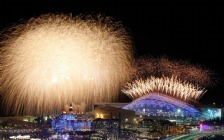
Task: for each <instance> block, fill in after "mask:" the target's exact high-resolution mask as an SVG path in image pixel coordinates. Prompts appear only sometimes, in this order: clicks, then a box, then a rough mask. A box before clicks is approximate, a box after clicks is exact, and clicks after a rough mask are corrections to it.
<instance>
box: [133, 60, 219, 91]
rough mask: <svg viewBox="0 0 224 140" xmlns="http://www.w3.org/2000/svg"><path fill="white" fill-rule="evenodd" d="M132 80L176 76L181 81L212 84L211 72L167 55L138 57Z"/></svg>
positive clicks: (202, 84)
mask: <svg viewBox="0 0 224 140" xmlns="http://www.w3.org/2000/svg"><path fill="white" fill-rule="evenodd" d="M132 71H133V77H132V79H131V80H132V81H133V80H137V79H139V78H143V79H145V78H148V77H149V76H156V77H163V76H165V77H169V78H171V77H177V78H178V79H180V80H181V81H187V82H189V83H192V84H195V85H200V86H203V87H209V86H212V85H214V81H215V80H214V79H213V77H214V76H213V75H214V74H213V73H212V72H211V71H210V70H209V69H206V68H204V67H202V66H200V65H192V64H190V63H189V62H186V61H177V60H171V59H169V58H167V57H161V58H153V57H151V58H149V57H148V58H139V59H137V60H136V62H135V67H134V69H133V70H132Z"/></svg>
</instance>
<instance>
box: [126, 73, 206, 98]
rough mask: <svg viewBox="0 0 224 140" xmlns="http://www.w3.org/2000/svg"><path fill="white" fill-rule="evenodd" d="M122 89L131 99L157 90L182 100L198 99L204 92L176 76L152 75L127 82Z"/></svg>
mask: <svg viewBox="0 0 224 140" xmlns="http://www.w3.org/2000/svg"><path fill="white" fill-rule="evenodd" d="M122 91H123V92H124V93H125V94H126V95H127V96H129V97H130V98H131V99H137V98H139V97H142V96H144V95H146V94H150V93H155V92H157V93H162V94H166V95H169V96H173V97H176V98H179V99H182V100H188V99H194V100H198V99H200V97H201V96H202V95H203V94H204V93H205V92H206V90H205V89H203V88H200V87H198V86H195V85H193V84H190V83H187V82H185V81H181V80H178V78H176V77H171V78H168V77H161V78H156V77H154V76H151V77H149V78H146V79H145V80H143V79H139V80H135V81H134V82H132V83H128V84H127V85H126V87H125V88H124V89H123V90H122Z"/></svg>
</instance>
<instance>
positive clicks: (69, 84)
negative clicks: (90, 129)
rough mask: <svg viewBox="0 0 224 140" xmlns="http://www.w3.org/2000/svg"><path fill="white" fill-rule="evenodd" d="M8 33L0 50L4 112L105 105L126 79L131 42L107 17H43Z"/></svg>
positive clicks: (57, 110)
mask: <svg viewBox="0 0 224 140" xmlns="http://www.w3.org/2000/svg"><path fill="white" fill-rule="evenodd" d="M10 30H11V32H10V33H7V34H4V35H2V36H3V40H2V41H1V51H0V52H1V61H0V62H1V65H0V67H1V75H0V76H1V88H2V89H1V94H2V96H3V104H4V106H5V109H8V110H7V111H10V110H13V112H14V113H23V114H34V113H38V114H39V113H48V114H49V113H56V112H60V111H61V110H62V109H63V107H64V105H65V104H69V103H72V102H73V103H75V104H77V103H79V102H80V101H82V102H84V103H85V104H87V105H88V104H90V103H91V102H94V101H111V100H114V99H116V98H117V96H118V90H119V88H120V85H121V84H122V83H123V82H124V81H125V80H126V79H127V78H128V76H129V73H128V70H129V69H130V66H131V63H132V47H131V46H132V42H131V40H130V37H129V35H128V34H127V32H126V31H125V29H124V28H123V27H122V25H121V24H120V23H117V22H113V20H112V19H111V18H108V17H102V16H96V17H91V16H76V17H71V16H66V15H50V14H48V15H42V16H40V17H38V18H32V19H30V20H29V21H27V22H26V23H24V24H20V25H18V26H16V27H13V28H11V29H10ZM10 107H11V108H10Z"/></svg>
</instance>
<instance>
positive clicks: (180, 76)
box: [122, 58, 212, 122]
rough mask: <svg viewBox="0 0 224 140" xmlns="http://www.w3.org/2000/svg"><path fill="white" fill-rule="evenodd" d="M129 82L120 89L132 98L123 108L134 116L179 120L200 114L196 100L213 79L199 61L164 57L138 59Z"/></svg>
mask: <svg viewBox="0 0 224 140" xmlns="http://www.w3.org/2000/svg"><path fill="white" fill-rule="evenodd" d="M133 71H134V74H133V77H132V79H131V80H130V82H128V83H127V84H126V85H125V86H124V87H123V89H122V92H123V93H124V94H126V95H127V96H128V97H129V98H130V99H132V100H133V101H132V102H131V103H129V104H127V105H125V106H124V107H123V109H127V110H132V111H135V113H136V115H137V116H144V117H154V118H164V119H170V120H178V119H179V120H180V119H181V120H182V122H184V121H187V120H189V121H188V122H192V121H195V122H197V120H199V119H201V118H202V117H203V115H202V114H203V112H202V110H203V108H204V107H205V106H203V105H202V104H200V103H199V102H198V100H199V99H200V98H201V97H202V96H203V95H204V93H205V92H206V91H207V90H206V89H205V88H206V87H208V86H209V85H211V83H212V78H211V77H212V74H211V73H210V71H209V70H206V69H204V68H202V67H200V66H199V65H190V64H189V63H187V62H182V61H173V60H170V59H167V58H159V59H151V58H144V59H142V58H141V59H138V60H137V61H136V64H135V68H134V70H133Z"/></svg>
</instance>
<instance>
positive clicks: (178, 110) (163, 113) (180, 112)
mask: <svg viewBox="0 0 224 140" xmlns="http://www.w3.org/2000/svg"><path fill="white" fill-rule="evenodd" d="M123 109H127V110H133V111H135V113H136V115H145V116H149V117H163V118H175V117H200V116H201V113H200V110H199V109H197V108H195V106H194V105H191V104H189V103H186V102H184V101H181V100H178V99H176V98H174V97H170V96H167V95H165V94H161V93H156V92H155V93H150V94H147V95H144V96H142V97H140V98H138V99H136V100H134V101H132V102H131V103H130V104H128V105H126V106H124V107H123Z"/></svg>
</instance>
